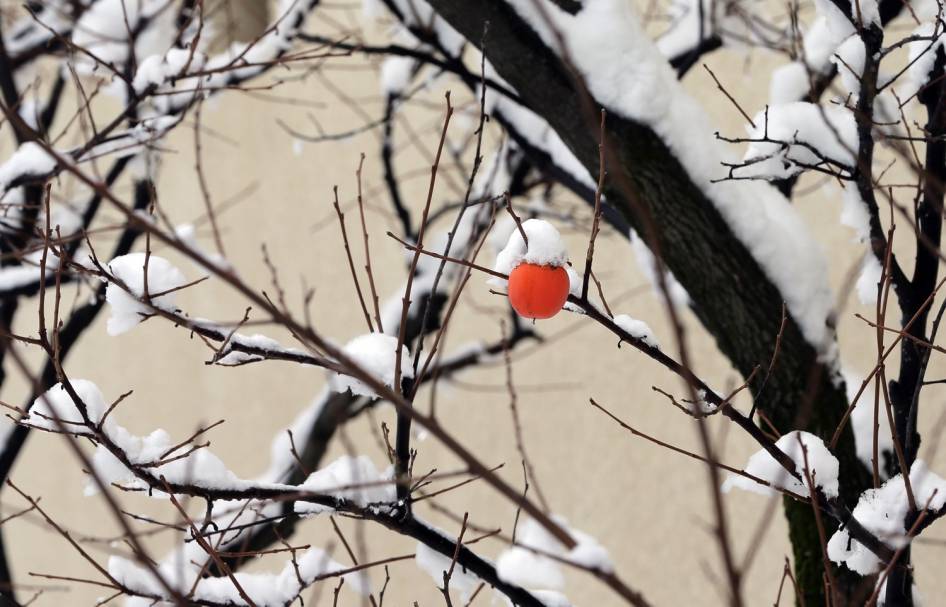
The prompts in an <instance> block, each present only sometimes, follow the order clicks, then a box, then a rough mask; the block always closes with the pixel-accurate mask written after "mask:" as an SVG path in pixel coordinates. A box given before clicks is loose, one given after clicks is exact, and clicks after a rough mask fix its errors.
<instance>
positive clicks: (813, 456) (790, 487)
mask: <svg viewBox="0 0 946 607" xmlns="http://www.w3.org/2000/svg"><path fill="white" fill-rule="evenodd" d="M775 446H776V447H778V448H779V449H781V451H782V452H783V453H785V454H786V455H788V457H789V458H791V460H792V461H793V462H795V471H796V472H797V473H798V477H799V478H795V477H794V476H792V475H791V474H789V472H788V471H787V470H786V469H785V468H783V467H782V465H781V464H779V463H778V462H777V461H775V458H773V457H772V456H771V455H770V454H769V452H768V451H766V450H765V449H762V450H760V451H758V452H756V453H754V454H753V455H752V457H750V458H749V461H748V462H747V463H746V467H745V471H746V472H747V473H749V474H751V475H752V476H756V477H758V478H761V479H762V480H764V481H768V482H770V483H772V485H773V486H774V487H778V488H779V489H784V490H786V491H791V492H792V493H795V494H797V495H808V494H809V492H808V488H807V487H808V480H807V477H806V476H805V461H806V456H807V462H808V474H810V475H811V478H812V480H813V481H814V485H815V487H816V488H818V489H820V490H821V491H822V492H823V493H824V494H825V495H826V496H827V497H829V498H834V497H837V496H838V467H839V466H838V460H837V458H836V457H834V455H832V454H831V452H830V451H828V448H827V447H826V446H825V444H824V442H823V441H822V440H821V439H820V438H818V437H817V436H815V435H814V434H810V433H808V432H802V431H795V432H790V433H788V434H786V435H785V436H783V437H782V438H780V439H778V441H776V443H775ZM806 452H807V453H806ZM799 479H801V480H799ZM733 488H737V489H743V490H745V491H752V492H754V493H759V494H761V495H773V494H774V490H773V489H772V488H771V487H767V486H765V485H760V484H759V483H757V482H756V481H754V480H752V479H750V478H746V477H745V476H740V475H736V474H730V475H729V476H728V477H727V478H726V480H725V482H723V491H724V492H728V491H730V490H731V489H733Z"/></svg>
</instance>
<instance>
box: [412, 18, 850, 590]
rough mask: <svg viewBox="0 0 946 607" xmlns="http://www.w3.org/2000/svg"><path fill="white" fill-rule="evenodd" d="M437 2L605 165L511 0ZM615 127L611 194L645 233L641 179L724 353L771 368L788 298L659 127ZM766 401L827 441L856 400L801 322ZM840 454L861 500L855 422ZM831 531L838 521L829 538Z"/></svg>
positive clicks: (806, 576) (562, 71)
mask: <svg viewBox="0 0 946 607" xmlns="http://www.w3.org/2000/svg"><path fill="white" fill-rule="evenodd" d="M430 3H431V5H433V6H434V8H435V9H436V10H437V11H438V13H439V14H440V15H441V16H442V17H443V18H444V19H445V20H446V21H447V22H449V23H450V24H451V25H452V26H453V27H454V28H455V29H456V30H457V31H459V32H460V33H461V34H463V35H464V36H465V37H466V38H467V39H468V40H469V41H470V42H471V43H473V44H476V45H477V46H481V43H482V40H483V32H484V27H485V25H486V22H488V23H489V27H488V33H487V37H486V44H485V46H486V54H487V57H488V58H489V60H490V62H491V63H492V65H493V67H494V68H495V69H496V70H497V72H498V73H499V74H500V75H501V76H502V77H503V79H505V80H506V81H507V82H508V83H509V84H510V85H511V86H512V87H513V88H515V89H516V90H517V92H518V93H519V95H520V97H521V99H522V100H523V102H524V103H525V104H527V105H528V106H529V107H530V109H532V110H533V111H535V112H536V113H537V114H539V115H540V116H542V117H543V118H544V119H545V120H546V121H547V122H548V123H549V124H550V125H551V126H552V128H554V129H555V130H556V131H557V132H558V134H559V135H560V136H561V138H562V139H563V140H564V142H565V143H566V144H567V145H568V146H569V148H570V149H571V150H572V152H573V153H574V154H575V155H576V156H577V158H578V159H579V160H580V161H581V162H582V163H583V164H584V165H585V167H586V168H587V169H588V170H589V171H590V172H591V174H593V175H594V174H597V172H598V166H597V165H598V150H597V128H596V126H595V124H594V116H593V112H589V111H588V105H587V104H583V102H582V99H583V97H582V94H581V93H580V92H579V91H580V90H581V89H580V87H579V85H578V84H577V83H576V81H575V79H574V78H573V77H572V76H571V75H570V73H569V72H568V70H567V69H566V68H565V66H564V65H563V64H562V63H561V61H560V60H559V59H558V58H557V57H556V55H555V53H553V52H552V51H550V50H549V49H548V48H547V47H546V46H545V45H544V43H543V42H542V41H541V39H540V38H539V37H538V35H537V34H536V33H535V32H534V31H533V30H532V29H531V28H530V27H529V26H528V24H526V23H525V22H523V20H522V19H521V18H520V17H519V16H518V15H517V14H516V13H515V12H514V10H513V9H512V8H510V7H509V6H508V5H507V4H506V3H505V2H503V1H502V0H482V1H480V2H463V1H457V0H430ZM595 105H597V104H595ZM606 130H607V137H608V138H609V140H610V142H611V143H612V145H613V148H614V152H615V158H614V159H612V164H611V165H609V166H608V171H609V177H610V178H609V181H608V186H607V189H606V194H607V197H608V199H609V200H611V201H612V202H613V203H614V204H615V206H616V207H617V208H618V209H619V210H621V212H622V213H623V214H624V215H625V217H626V218H627V220H628V222H629V223H630V224H631V225H632V226H634V227H635V229H637V230H639V231H644V230H645V225H644V222H643V221H642V218H641V214H640V213H637V212H635V210H634V209H633V208H632V205H631V202H630V201H629V200H628V199H627V197H626V196H624V193H626V192H627V189H626V187H624V188H621V187H618V184H625V186H626V184H630V187H631V188H632V189H633V192H634V195H635V198H637V199H638V200H639V201H641V202H642V203H643V204H644V205H646V206H647V207H648V211H649V214H650V216H651V217H652V218H653V224H654V227H655V228H656V230H655V231H656V234H655V236H656V238H657V239H658V242H659V249H660V251H661V254H662V257H663V260H664V262H665V263H666V265H667V266H668V267H669V269H670V270H672V271H673V273H674V275H675V276H676V277H677V279H678V280H679V281H680V282H681V283H682V284H683V286H684V287H685V288H686V289H687V291H688V292H689V294H690V296H691V297H692V299H693V301H694V304H695V305H694V309H695V311H696V314H697V315H698V316H699V318H700V320H701V321H702V323H703V324H704V326H705V327H706V329H707V330H708V331H709V332H710V333H711V334H712V335H713V336H714V338H715V339H716V342H717V344H718V346H719V348H720V350H721V351H722V352H723V353H724V354H725V355H726V356H727V357H728V358H729V359H730V360H731V361H732V363H733V364H734V366H735V367H736V368H737V369H738V370H739V371H740V372H741V373H742V374H743V375H745V376H748V374H749V373H750V372H751V371H752V369H753V368H754V367H755V366H756V365H760V364H761V365H763V368H764V366H765V365H767V364H768V361H769V360H770V358H771V356H772V352H773V350H774V348H775V339H776V335H777V333H778V329H779V325H780V322H781V315H782V301H783V298H782V296H781V295H780V293H779V291H778V289H777V288H776V287H775V286H774V285H773V284H772V282H771V281H770V280H769V279H768V278H767V277H766V275H765V273H764V272H763V270H762V268H760V267H759V265H758V264H757V263H756V262H755V260H754V259H753V258H752V256H751V254H750V253H749V251H748V250H747V249H746V247H745V246H744V245H743V244H742V243H741V242H740V241H739V239H738V238H736V236H735V235H734V234H733V232H732V230H731V229H730V228H729V226H728V225H727V224H726V222H725V221H724V220H723V218H722V217H721V216H720V214H719V213H718V212H717V210H716V208H715V207H714V205H713V203H712V202H711V201H710V200H708V199H707V198H706V196H705V195H704V194H703V192H702V191H701V190H700V189H699V188H698V187H697V186H696V185H694V184H693V183H692V182H691V181H690V180H689V178H688V177H687V173H686V171H685V170H684V168H683V167H682V166H681V165H680V163H679V162H678V161H677V159H676V158H675V157H674V156H673V154H672V153H671V152H670V151H669V150H668V149H667V147H666V145H664V143H663V142H662V141H661V140H660V138H659V137H658V136H657V135H656V134H655V133H654V132H653V131H652V130H651V129H650V128H649V127H647V126H645V125H641V124H638V123H636V122H634V121H631V120H627V119H624V118H621V117H619V116H618V115H617V114H615V113H614V112H610V113H609V115H608V119H607V124H606ZM615 160H616V161H617V162H615ZM755 387H756V388H758V386H755ZM756 392H758V390H756ZM757 398H758V400H759V402H758V406H759V408H760V409H761V410H762V411H764V412H765V413H766V415H768V416H769V417H770V419H771V420H772V422H773V423H774V424H775V426H776V427H777V428H778V429H779V430H780V431H781V432H787V431H788V430H790V429H793V428H805V429H807V430H809V431H811V432H813V433H815V434H817V435H819V436H821V437H823V438H825V439H826V440H827V439H830V437H831V435H832V434H833V432H834V430H835V428H836V427H837V424H838V421H839V420H840V419H841V416H842V415H843V412H844V410H845V408H846V405H847V399H846V396H845V393H844V387H843V385H841V384H835V383H833V382H832V378H830V377H829V376H828V373H827V371H826V370H825V369H824V368H823V367H822V366H821V365H819V364H818V363H817V360H816V353H815V351H814V349H813V348H812V347H811V346H810V345H809V344H808V343H807V342H806V341H805V340H804V338H803V337H802V335H801V333H800V331H799V329H798V326H797V325H796V323H795V322H794V321H793V320H791V319H789V322H788V324H787V326H786V329H785V331H784V335H783V337H782V343H781V351H780V354H779V359H778V364H777V366H776V368H775V370H774V372H773V374H772V375H771V377H770V378H769V379H768V382H767V384H766V386H765V390H764V392H763V393H762V394H757ZM835 454H836V455H837V457H838V459H839V460H840V464H841V497H842V499H843V500H844V501H845V503H848V504H852V503H853V502H855V501H856V499H857V496H858V495H859V494H860V492H861V491H862V490H863V489H865V488H866V487H867V486H868V485H869V478H868V475H867V471H866V469H865V468H864V467H863V465H862V464H861V463H860V461H859V460H858V459H857V456H856V454H855V450H854V438H853V435H852V433H851V431H850V430H849V429H847V430H845V432H844V434H843V435H842V438H841V440H840V441H839V443H838V445H837V449H836V450H835ZM785 514H786V517H787V519H788V522H789V526H790V536H791V541H792V545H793V548H794V553H795V562H796V572H797V574H798V577H799V583H800V584H801V586H802V588H803V591H804V594H805V599H806V602H807V603H808V604H824V597H823V581H822V575H823V564H822V558H821V554H822V552H821V544H820V540H819V537H818V534H817V530H816V527H815V521H814V516H813V513H812V511H811V508H810V507H808V506H805V505H803V504H799V503H797V502H790V501H786V503H785ZM832 531H833V529H832V528H831V527H830V526H829V528H828V530H827V532H828V533H829V535H830V533H831V532H832ZM835 573H836V575H837V576H838V577H839V584H840V585H841V586H842V589H841V590H842V592H844V593H846V594H847V596H848V597H851V596H853V594H854V593H855V592H856V590H855V588H856V587H857V586H859V583H858V582H859V580H858V579H857V578H855V577H853V576H850V575H848V574H846V573H844V572H842V571H836V572H835Z"/></svg>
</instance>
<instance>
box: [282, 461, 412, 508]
mask: <svg viewBox="0 0 946 607" xmlns="http://www.w3.org/2000/svg"><path fill="white" fill-rule="evenodd" d="M393 479H394V469H393V468H392V467H390V466H389V467H388V469H387V470H385V471H384V473H383V474H382V473H379V472H378V469H377V468H375V466H374V463H373V462H372V461H371V459H370V458H368V457H367V456H365V455H359V456H358V457H352V456H350V455H343V456H342V457H340V458H338V459H337V460H335V461H334V462H332V463H331V464H329V465H327V466H325V467H324V468H322V469H320V470H317V471H315V472H313V473H312V474H310V475H309V478H307V479H306V480H305V482H304V483H302V485H301V486H300V487H299V488H300V489H302V490H303V491H311V492H313V493H319V494H326V495H332V496H335V497H337V498H339V499H343V500H348V501H350V502H352V503H353V504H355V505H357V506H361V507H362V508H367V507H368V506H370V505H378V504H382V503H391V502H394V501H396V500H397V493H396V490H395V485H394V482H393ZM331 510H332V509H331V508H329V507H327V506H323V505H321V504H314V503H311V502H296V504H295V511H296V514H303V515H306V514H322V513H325V512H331Z"/></svg>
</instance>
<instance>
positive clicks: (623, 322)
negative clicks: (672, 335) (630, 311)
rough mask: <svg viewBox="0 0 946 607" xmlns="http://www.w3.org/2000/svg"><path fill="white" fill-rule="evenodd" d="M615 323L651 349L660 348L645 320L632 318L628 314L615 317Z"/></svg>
mask: <svg viewBox="0 0 946 607" xmlns="http://www.w3.org/2000/svg"><path fill="white" fill-rule="evenodd" d="M614 323H615V324H616V325H617V326H619V327H621V328H622V329H624V330H625V331H627V332H628V333H630V334H631V336H632V337H635V338H637V339H639V340H641V341H642V342H644V343H645V344H647V345H648V346H650V347H651V348H658V349H659V348H660V343H659V342H658V341H657V338H656V337H654V332H653V331H652V330H651V328H650V326H648V324H647V323H646V322H644V321H643V320H637V319H636V318H631V317H630V316H628V315H627V314H618V315H617V316H615V317H614Z"/></svg>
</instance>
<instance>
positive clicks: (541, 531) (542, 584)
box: [496, 516, 614, 592]
mask: <svg viewBox="0 0 946 607" xmlns="http://www.w3.org/2000/svg"><path fill="white" fill-rule="evenodd" d="M553 518H554V519H555V521H556V522H557V523H559V524H560V525H562V526H563V527H564V528H565V529H567V530H568V533H569V534H570V535H571V536H572V539H574V540H575V542H576V545H575V547H574V548H572V549H571V550H567V549H566V548H565V546H563V545H562V543H561V542H559V541H558V540H557V539H556V538H555V537H554V536H552V534H550V533H549V532H548V531H547V530H546V529H545V528H544V527H542V526H541V525H540V524H539V523H537V522H536V521H534V520H533V519H526V520H525V521H524V522H523V523H522V524H521V525H520V526H519V529H518V532H517V534H516V545H514V546H512V547H511V548H508V549H507V550H504V551H503V552H502V553H501V554H500V555H499V558H498V559H497V561H496V573H497V574H498V575H499V579H501V580H503V581H504V582H509V583H510V584H517V585H519V586H522V587H524V588H528V589H530V590H549V591H555V592H561V591H562V590H564V588H565V577H564V575H563V574H562V570H561V567H560V565H559V562H558V561H557V560H556V558H557V559H562V560H565V561H568V562H571V563H574V564H575V565H576V566H578V567H584V568H588V569H593V570H598V571H601V572H603V573H610V572H612V571H613V570H614V566H613V564H612V563H611V557H610V555H609V554H608V551H607V550H606V549H605V548H604V547H603V546H601V544H599V543H598V542H597V540H595V539H594V538H593V537H591V536H590V535H588V534H587V533H582V532H581V531H578V530H575V529H569V528H568V526H567V524H566V522H565V521H564V520H563V519H562V518H561V517H558V516H555V517H553ZM552 557H556V558H552Z"/></svg>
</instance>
